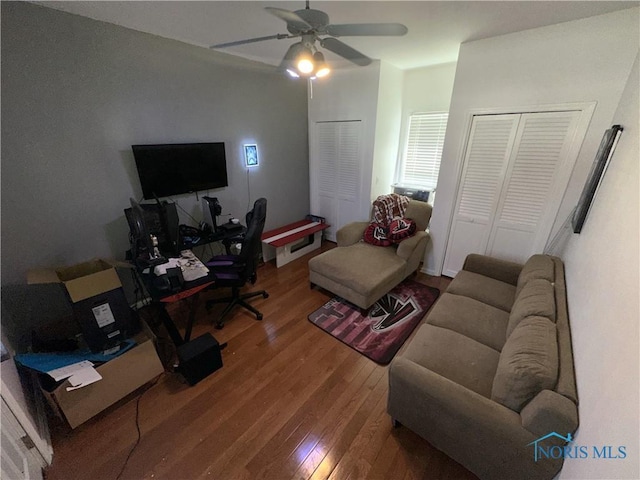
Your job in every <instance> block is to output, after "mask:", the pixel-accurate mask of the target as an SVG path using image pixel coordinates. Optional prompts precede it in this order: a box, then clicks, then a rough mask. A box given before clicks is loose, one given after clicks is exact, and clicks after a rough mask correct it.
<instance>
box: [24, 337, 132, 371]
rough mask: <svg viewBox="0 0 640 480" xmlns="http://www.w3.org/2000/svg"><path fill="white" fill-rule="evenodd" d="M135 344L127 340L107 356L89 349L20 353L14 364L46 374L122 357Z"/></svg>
mask: <svg viewBox="0 0 640 480" xmlns="http://www.w3.org/2000/svg"><path fill="white" fill-rule="evenodd" d="M135 344H136V342H135V341H134V340H131V339H128V340H125V341H124V342H123V343H122V344H121V348H120V350H118V351H117V352H114V353H112V354H109V355H105V354H103V353H94V352H92V351H91V350H89V349H86V350H76V351H75V352H68V353H67V352H65V353H21V354H19V355H16V356H15V360H16V362H18V363H19V364H20V365H23V366H25V367H27V368H31V369H32V370H37V371H38V372H42V373H47V372H50V371H51V370H55V369H56V368H62V367H66V366H68V365H73V364H74V363H78V362H82V361H84V360H89V361H90V362H101V363H103V362H108V361H109V360H112V359H114V358H116V357H117V356H119V355H122V354H123V353H124V352H126V351H127V350H130V349H131V348H133V346H134V345H135Z"/></svg>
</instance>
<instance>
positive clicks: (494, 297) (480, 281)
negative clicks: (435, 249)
mask: <svg viewBox="0 0 640 480" xmlns="http://www.w3.org/2000/svg"><path fill="white" fill-rule="evenodd" d="M447 292H449V293H453V294H455V295H463V296H465V297H470V298H473V299H475V300H478V301H480V302H482V303H486V304H488V305H491V306H493V307H496V308H499V309H500V310H504V311H505V312H510V311H511V307H512V306H513V301H514V300H515V296H516V287H515V285H510V284H508V283H505V282H501V281H499V280H494V279H493V278H489V277H485V276H484V275H480V274H479V273H473V272H468V271H466V270H460V271H459V272H458V274H457V275H456V278H454V279H453V281H452V282H451V283H450V284H449V288H447Z"/></svg>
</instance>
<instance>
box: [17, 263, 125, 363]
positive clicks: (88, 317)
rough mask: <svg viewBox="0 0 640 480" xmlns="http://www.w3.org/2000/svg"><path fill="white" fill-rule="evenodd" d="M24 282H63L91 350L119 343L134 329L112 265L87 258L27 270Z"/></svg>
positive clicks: (118, 278)
mask: <svg viewBox="0 0 640 480" xmlns="http://www.w3.org/2000/svg"><path fill="white" fill-rule="evenodd" d="M27 283H29V284H38V283H40V284H41V283H62V284H63V285H64V287H65V290H66V291H67V294H68V296H69V300H70V301H71V303H72V307H73V311H74V314H75V316H76V320H77V321H78V322H79V324H80V327H81V328H82V331H83V334H84V339H85V341H86V342H87V345H88V346H89V347H90V348H91V350H93V351H94V352H99V351H103V350H107V349H109V348H111V347H114V346H116V345H118V344H119V343H120V342H121V341H122V340H124V339H125V338H126V337H128V336H130V335H131V334H133V333H134V332H136V331H137V322H136V317H135V316H134V315H133V313H132V312H131V311H130V309H129V307H128V303H127V300H126V296H125V294H124V290H123V288H122V283H121V282H120V277H119V276H118V272H117V271H116V269H115V264H114V263H112V262H109V261H107V260H101V259H96V260H90V261H88V262H83V263H79V264H77V265H72V266H70V267H62V268H56V269H38V270H30V271H29V272H28V273H27Z"/></svg>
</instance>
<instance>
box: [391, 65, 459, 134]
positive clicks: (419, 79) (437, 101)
mask: <svg viewBox="0 0 640 480" xmlns="http://www.w3.org/2000/svg"><path fill="white" fill-rule="evenodd" d="M455 75H456V63H443V64H442V65H435V66H432V67H422V68H414V69H412V70H406V71H405V72H404V94H403V97H402V117H403V122H405V123H406V121H407V117H408V116H409V115H411V114H412V113H417V112H446V111H448V110H449V105H450V104H451V95H452V94H453V82H454V79H455Z"/></svg>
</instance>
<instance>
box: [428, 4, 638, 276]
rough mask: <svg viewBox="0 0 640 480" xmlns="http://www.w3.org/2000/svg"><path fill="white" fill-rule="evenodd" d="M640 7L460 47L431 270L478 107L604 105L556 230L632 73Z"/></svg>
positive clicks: (441, 249) (439, 259) (440, 253)
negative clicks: (472, 114) (470, 118)
mask: <svg viewBox="0 0 640 480" xmlns="http://www.w3.org/2000/svg"><path fill="white" fill-rule="evenodd" d="M638 29H639V21H638V8H635V9H630V10H623V11H620V12H615V13H612V14H607V15H600V16H596V17H591V18H587V19H584V20H578V21H574V22H567V23H562V24H558V25H552V26H549V27H543V28H537V29H532V30H526V31H523V32H518V33H513V34H509V35H503V36H499V37H493V38H488V39H484V40H478V41H474V42H469V43H465V44H463V45H462V46H461V48H460V55H459V57H458V63H457V70H456V76H455V83H454V88H453V97H452V102H451V108H450V110H449V123H448V126H447V135H446V139H445V145H444V151H443V158H442V164H441V168H440V176H439V179H438V187H437V196H436V202H435V205H434V212H433V217H432V220H431V229H430V230H431V236H432V243H433V251H432V252H429V253H428V255H427V271H428V273H431V274H438V275H439V274H440V272H441V271H442V264H443V261H444V254H445V248H446V243H447V237H448V232H449V225H450V219H451V213H452V209H453V206H454V204H455V196H456V186H457V183H458V180H459V176H460V171H461V166H462V165H461V163H462V162H461V158H462V154H463V152H462V147H463V143H464V140H465V138H466V135H467V131H466V130H465V128H466V124H467V120H468V115H469V112H470V110H472V109H481V108H487V109H488V108H498V107H529V106H539V105H546V104H561V103H573V102H576V103H581V102H594V101H595V102H597V106H596V109H595V113H594V115H593V119H592V121H591V124H590V127H589V130H588V131H587V136H586V139H585V142H584V144H583V146H582V150H581V152H580V154H579V156H578V160H577V164H576V167H575V169H574V172H573V175H572V178H571V181H570V183H569V187H568V190H567V193H566V195H565V199H564V201H563V204H562V206H561V208H560V212H559V214H558V218H557V220H556V226H557V225H559V224H561V223H562V222H563V221H564V220H565V218H566V217H567V215H568V214H569V212H570V211H571V209H572V208H573V207H574V206H575V204H576V202H577V199H578V197H579V195H580V191H581V189H582V185H583V184H584V181H585V178H586V176H587V174H588V172H589V168H590V166H591V162H592V160H593V158H594V155H595V153H596V151H597V148H598V145H599V143H600V139H601V138H602V133H603V132H604V130H605V129H606V128H608V127H609V126H610V121H611V118H612V116H613V113H614V111H615V109H616V107H617V105H618V101H619V99H620V95H621V94H622V90H623V88H624V85H625V82H626V79H627V78H628V76H629V72H630V70H631V66H632V64H633V61H634V58H635V55H636V51H637V48H638V37H639V32H638Z"/></svg>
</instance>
